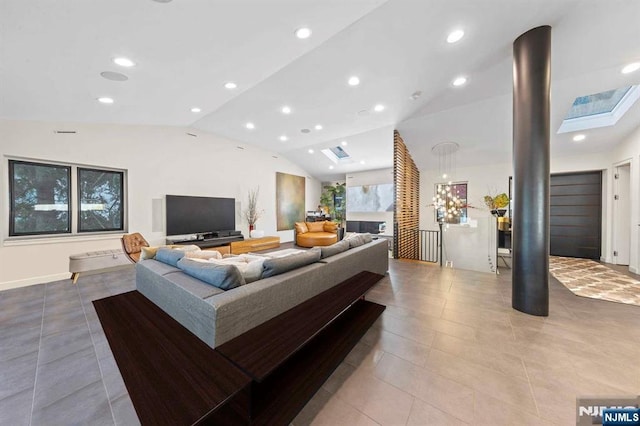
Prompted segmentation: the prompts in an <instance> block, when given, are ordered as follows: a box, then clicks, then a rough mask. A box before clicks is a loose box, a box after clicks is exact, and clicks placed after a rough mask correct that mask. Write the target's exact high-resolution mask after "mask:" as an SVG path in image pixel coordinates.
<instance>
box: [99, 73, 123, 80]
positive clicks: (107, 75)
mask: <svg viewBox="0 0 640 426" xmlns="http://www.w3.org/2000/svg"><path fill="white" fill-rule="evenodd" d="M100 75H101V76H102V78H106V79H107V80H111V81H127V80H129V77H127V76H126V75H124V74H121V73H119V72H113V71H103V72H101V73H100Z"/></svg>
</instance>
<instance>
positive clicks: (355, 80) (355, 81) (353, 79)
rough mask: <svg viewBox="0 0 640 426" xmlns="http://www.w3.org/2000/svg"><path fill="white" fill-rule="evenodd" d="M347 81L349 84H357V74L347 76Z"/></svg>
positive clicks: (358, 82)
mask: <svg viewBox="0 0 640 426" xmlns="http://www.w3.org/2000/svg"><path fill="white" fill-rule="evenodd" d="M348 83H349V86H357V85H358V84H360V79H359V78H358V76H356V75H354V76H351V77H349V80H348Z"/></svg>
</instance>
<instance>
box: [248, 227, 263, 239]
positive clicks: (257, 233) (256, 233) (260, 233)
mask: <svg viewBox="0 0 640 426" xmlns="http://www.w3.org/2000/svg"><path fill="white" fill-rule="evenodd" d="M249 237H250V238H262V237H264V231H259V230H257V229H254V230H252V231H250V232H249Z"/></svg>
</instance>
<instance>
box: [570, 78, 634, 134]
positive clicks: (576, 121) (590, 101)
mask: <svg viewBox="0 0 640 426" xmlns="http://www.w3.org/2000/svg"><path fill="white" fill-rule="evenodd" d="M638 97H640V90H639V89H638V86H626V87H620V88H618V89H613V90H607V91H606V92H600V93H594V94H592V95H586V96H579V97H577V98H576V99H575V100H574V101H573V105H571V108H570V109H569V112H568V113H567V116H566V117H565V119H564V121H562V125H561V126H560V129H558V133H567V132H575V131H578V130H586V129H595V128H597V127H606V126H613V125H615V124H616V123H617V122H618V120H619V119H620V118H621V117H622V116H623V115H624V114H625V113H626V112H627V111H628V110H629V108H631V106H632V105H633V104H634V103H635V102H636V101H637V100H638Z"/></svg>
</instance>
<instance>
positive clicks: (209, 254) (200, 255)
mask: <svg viewBox="0 0 640 426" xmlns="http://www.w3.org/2000/svg"><path fill="white" fill-rule="evenodd" d="M184 257H186V258H189V259H207V260H208V259H222V255H221V254H220V252H218V251H216V250H200V251H189V252H187V253H185V255H184Z"/></svg>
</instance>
